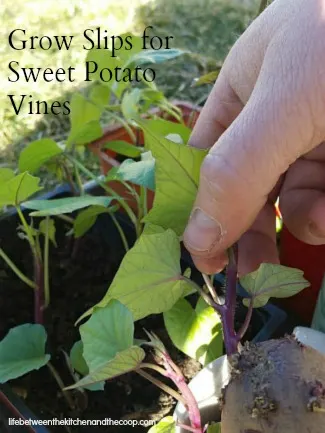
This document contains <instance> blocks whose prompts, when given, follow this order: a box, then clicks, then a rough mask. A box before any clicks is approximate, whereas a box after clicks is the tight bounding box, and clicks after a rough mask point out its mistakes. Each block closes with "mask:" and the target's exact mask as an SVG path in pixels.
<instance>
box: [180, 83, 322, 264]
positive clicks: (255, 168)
mask: <svg viewBox="0 0 325 433" xmlns="http://www.w3.org/2000/svg"><path fill="white" fill-rule="evenodd" d="M267 81H268V85H265V84H266V83H265V79H263V76H261V77H260V79H259V80H258V82H257V84H256V86H255V88H254V90H253V92H252V94H251V97H250V99H249V101H248V103H247V104H246V106H245V107H244V108H243V110H242V111H241V113H240V114H239V115H238V117H237V118H236V119H235V120H234V121H233V123H232V124H231V126H230V127H229V128H228V129H227V130H226V131H225V132H224V133H223V134H222V135H221V137H220V138H219V140H218V141H217V142H216V143H215V144H214V146H213V147H212V148H211V150H210V152H209V154H208V155H207V157H206V158H205V160H204V162H203V165H202V168H201V175H200V185H199V191H198V195H197V198H196V201H195V204H194V208H193V211H192V214H191V217H190V220H189V223H188V226H187V228H186V230H185V232H184V243H185V246H186V247H187V249H188V250H189V251H190V252H191V254H192V256H193V257H194V259H197V260H195V261H196V263H197V266H198V267H199V268H204V264H206V266H205V268H207V267H209V268H211V262H212V261H214V264H215V267H216V268H217V267H218V266H220V268H219V269H222V268H223V267H224V264H225V263H224V262H225V259H224V255H225V250H226V249H227V248H229V247H230V246H231V245H232V244H233V243H235V242H236V241H237V240H238V239H239V238H240V237H241V235H242V234H243V233H244V232H246V231H247V230H248V229H249V228H250V226H251V225H252V224H253V222H254V221H255V219H256V217H257V215H258V214H259V213H260V211H261V210H262V208H263V207H264V205H265V204H266V202H267V200H268V196H269V194H270V192H271V191H272V189H273V188H274V187H275V185H276V184H277V182H278V180H279V178H280V176H281V175H282V174H283V173H284V172H285V171H286V170H287V169H288V167H289V165H290V164H292V163H293V162H294V161H295V160H296V159H297V158H298V157H299V156H300V155H302V154H303V153H305V152H306V151H307V149H306V148H307V147H309V146H311V143H310V137H312V136H313V135H316V134H313V127H312V122H311V121H309V120H308V117H310V116H308V113H305V112H304V111H303V110H301V104H300V103H299V100H297V96H295V94H294V93H291V92H290V90H291V89H290V85H287V86H286V87H285V85H284V86H283V87H282V86H281V85H280V86H279V88H278V89H277V91H274V92H268V91H267V89H269V88H270V84H271V88H272V83H270V78H268V79H267ZM283 81H285V80H283ZM280 83H281V81H280ZM273 84H274V83H273ZM284 84H285V83H284ZM297 93H299V92H297ZM288 104H289V106H290V110H288ZM211 123H212V124H213V122H211ZM297 125H298V126H299V125H303V128H304V129H303V133H302V130H301V129H299V127H297ZM199 133H200V131H197V130H196V136H197V135H198V134H199ZM202 133H203V131H202ZM315 145H316V143H315ZM269 223H270V220H269V221H268V223H267V224H269ZM273 230H275V229H273ZM202 264H203V266H202ZM219 269H218V270H219ZM216 272H217V269H216Z"/></svg>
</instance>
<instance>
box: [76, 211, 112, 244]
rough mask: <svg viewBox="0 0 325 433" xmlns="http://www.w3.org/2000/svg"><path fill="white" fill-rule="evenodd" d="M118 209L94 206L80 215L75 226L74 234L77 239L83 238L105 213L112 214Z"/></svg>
mask: <svg viewBox="0 0 325 433" xmlns="http://www.w3.org/2000/svg"><path fill="white" fill-rule="evenodd" d="M115 210H116V209H115V208H114V209H110V208H107V207H105V206H101V205H93V206H90V207H89V208H88V209H84V210H82V211H81V212H79V213H78V215H77V217H76V219H75V220H74V224H73V232H74V236H75V237H76V238H80V237H81V236H83V235H84V234H85V233H86V232H87V231H88V230H90V229H91V227H92V226H93V225H94V224H95V222H96V220H97V217H98V216H99V215H101V214H103V213H111V212H113V211H115Z"/></svg>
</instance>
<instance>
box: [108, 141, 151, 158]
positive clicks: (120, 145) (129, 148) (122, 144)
mask: <svg viewBox="0 0 325 433" xmlns="http://www.w3.org/2000/svg"><path fill="white" fill-rule="evenodd" d="M103 149H110V150H113V151H114V152H116V153H119V154H120V155H123V156H128V157H129V158H138V157H139V156H140V155H141V153H142V149H141V148H139V147H137V146H135V145H134V144H131V143H128V142H127V141H122V140H121V141H108V142H107V143H105V144H104V145H103Z"/></svg>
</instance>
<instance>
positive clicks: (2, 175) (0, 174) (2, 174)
mask: <svg viewBox="0 0 325 433" xmlns="http://www.w3.org/2000/svg"><path fill="white" fill-rule="evenodd" d="M13 177H15V173H14V171H13V170H11V169H10V168H0V184H2V183H3V182H7V181H8V180H10V179H12V178H13Z"/></svg>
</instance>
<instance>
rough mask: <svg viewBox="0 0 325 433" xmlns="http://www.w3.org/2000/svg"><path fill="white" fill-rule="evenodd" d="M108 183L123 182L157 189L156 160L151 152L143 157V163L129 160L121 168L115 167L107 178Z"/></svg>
mask: <svg viewBox="0 0 325 433" xmlns="http://www.w3.org/2000/svg"><path fill="white" fill-rule="evenodd" d="M106 180H107V181H110V180H121V181H125V182H132V183H134V184H135V185H141V186H144V187H145V188H148V189H151V190H154V189H155V159H154V158H153V157H152V154H151V152H145V153H143V154H142V155H141V161H133V160H132V159H127V160H125V161H123V162H122V164H121V165H120V166H119V167H116V168H115V167H114V168H113V169H112V170H111V171H110V172H109V173H108V175H107V177H106Z"/></svg>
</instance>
